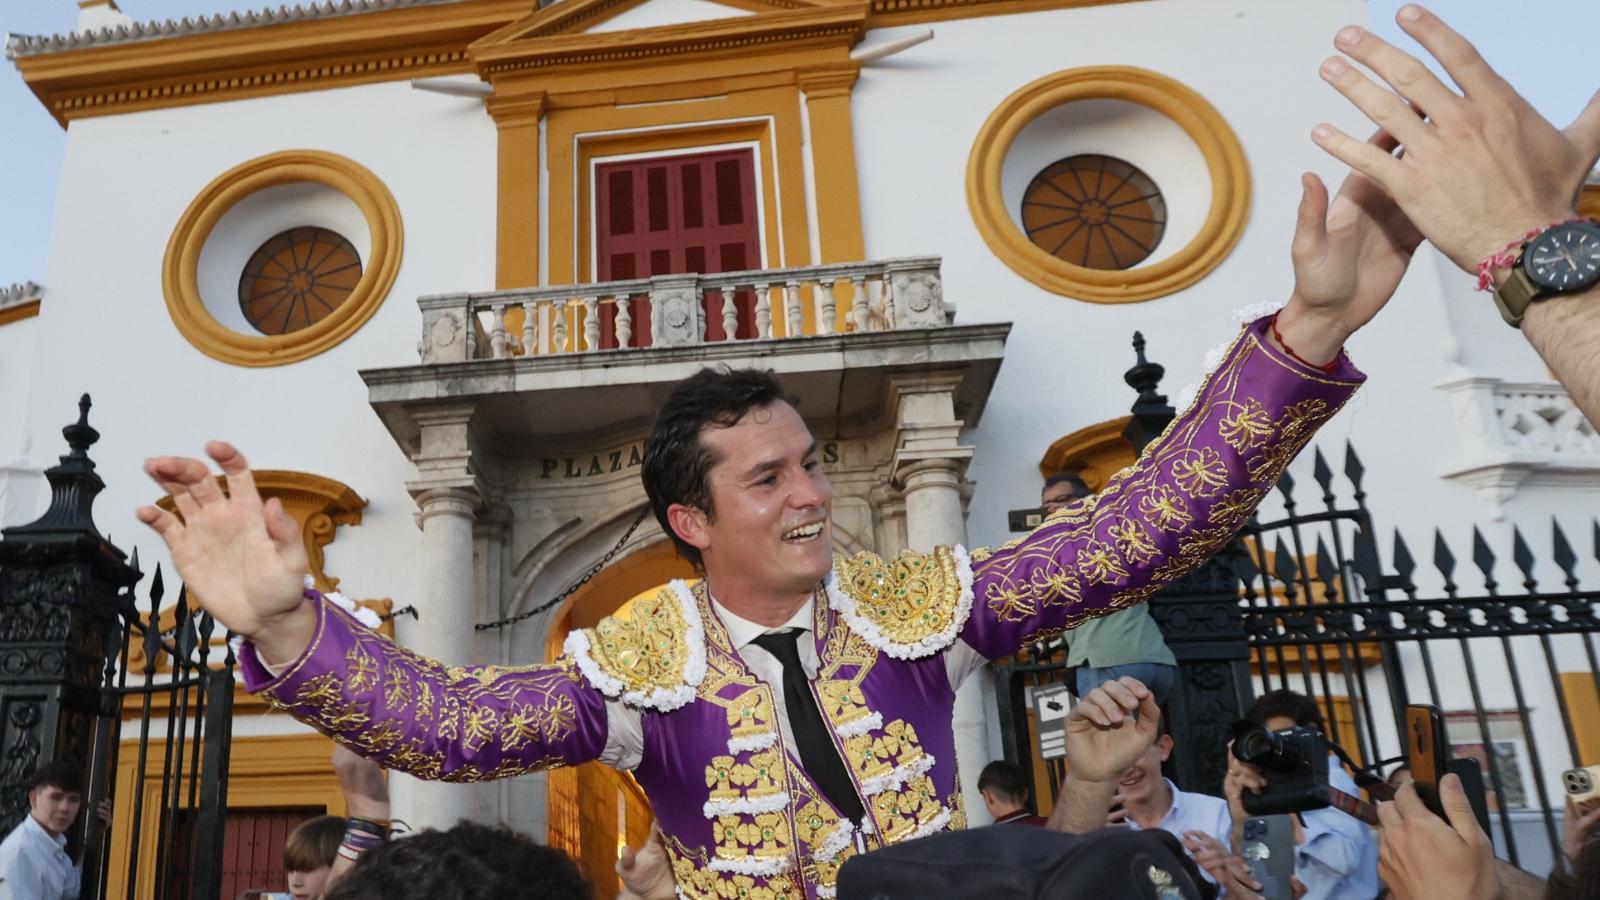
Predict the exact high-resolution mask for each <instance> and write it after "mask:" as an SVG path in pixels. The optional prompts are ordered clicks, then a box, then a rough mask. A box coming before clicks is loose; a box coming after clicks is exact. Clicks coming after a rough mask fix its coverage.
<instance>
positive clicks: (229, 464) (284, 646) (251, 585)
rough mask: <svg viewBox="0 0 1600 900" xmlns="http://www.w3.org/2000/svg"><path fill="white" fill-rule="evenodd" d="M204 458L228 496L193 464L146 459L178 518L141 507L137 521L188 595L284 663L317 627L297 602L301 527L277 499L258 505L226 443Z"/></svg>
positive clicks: (239, 459) (303, 565)
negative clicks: (159, 544) (157, 541)
mask: <svg viewBox="0 0 1600 900" xmlns="http://www.w3.org/2000/svg"><path fill="white" fill-rule="evenodd" d="M206 454H207V455H208V456H210V457H211V458H212V459H213V460H215V461H216V463H217V465H218V466H219V467H221V469H222V474H223V475H224V476H225V477H226V479H227V484H228V492H227V493H226V494H224V493H223V491H222V489H221V488H220V487H219V486H218V485H217V482H216V479H215V478H214V477H213V476H212V474H211V469H210V467H209V466H207V465H206V464H205V463H203V462H201V461H200V460H198V459H189V458H185V457H178V456H161V457H156V458H153V459H149V460H146V461H145V465H144V469H145V473H146V474H148V475H149V476H150V477H151V478H152V479H154V480H155V482H156V483H157V484H159V485H161V488H162V490H164V491H166V492H167V493H168V494H169V495H171V497H172V500H173V505H174V506H175V507H176V509H177V514H176V515H174V514H173V513H169V512H167V511H166V510H163V509H161V508H160V507H156V506H144V507H140V508H139V510H138V516H139V521H141V522H143V523H145V524H146V525H149V526H150V527H151V528H154V529H155V530H156V532H157V533H159V534H160V535H161V539H162V540H164V541H166V543H167V549H168V551H169V552H170V553H171V554H172V563H173V565H174V566H176V567H177V569H178V574H179V575H180V576H182V578H183V580H184V582H185V584H186V585H187V586H188V588H189V591H190V593H191V594H192V595H193V596H194V597H195V598H196V599H197V600H198V601H199V602H200V603H201V604H203V605H204V607H205V608H206V609H207V610H208V611H209V612H210V613H211V615H212V616H214V617H215V618H216V620H217V621H218V622H221V623H222V624H223V625H224V626H226V627H228V628H230V629H232V630H233V631H235V632H237V633H239V634H241V635H244V636H245V637H246V638H248V639H250V640H251V641H252V642H254V643H255V645H256V647H257V649H258V650H259V651H260V652H262V653H263V654H264V655H265V656H266V657H267V658H268V659H269V660H273V661H279V662H288V661H290V660H292V659H294V658H295V657H297V656H298V655H299V654H300V652H301V651H302V650H304V649H305V646H306V644H307V643H308V642H309V641H310V639H311V632H312V629H313V627H314V625H315V614H314V612H313V611H312V609H311V607H310V606H309V605H306V604H304V603H303V602H302V600H301V590H302V583H303V581H304V579H305V574H306V571H307V567H308V562H307V559H306V550H305V545H304V543H302V539H301V537H300V529H299V528H298V527H296V525H295V523H294V520H293V519H291V518H290V517H289V515H288V514H287V513H285V512H284V511H283V506H282V505H281V504H280V503H279V502H278V501H277V500H276V499H273V500H269V501H267V502H266V503H262V502H261V495H260V494H259V493H257V492H256V484H255V479H254V477H253V476H252V475H251V474H250V468H249V465H248V464H247V463H246V462H245V458H244V455H243V454H241V453H240V452H239V451H238V450H235V449H234V448H233V446H232V445H231V444H227V443H224V442H222V441H212V442H210V443H208V444H206Z"/></svg>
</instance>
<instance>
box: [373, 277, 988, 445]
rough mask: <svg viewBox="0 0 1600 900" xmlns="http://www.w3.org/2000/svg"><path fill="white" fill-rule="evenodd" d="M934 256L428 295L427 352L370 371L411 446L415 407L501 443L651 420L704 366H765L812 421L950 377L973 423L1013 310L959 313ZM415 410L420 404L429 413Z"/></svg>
mask: <svg viewBox="0 0 1600 900" xmlns="http://www.w3.org/2000/svg"><path fill="white" fill-rule="evenodd" d="M939 264H940V261H939V259H938V257H916V258H906V259H891V260H882V261H869V262H860V263H847V264H835V265H822V266H805V267H797V268H787V269H764V270H756V271H748V272H733V273H723V274H715V275H693V274H691V275H672V276H664V277H657V278H648V279H637V280H630V281H614V282H601V283H593V284H578V285H565V286H552V287H538V288H528V289H521V290H508V291H496V292H490V293H463V294H442V295H434V296H427V297H423V298H421V299H420V300H418V306H419V307H420V308H421V311H422V340H421V341H420V342H419V345H418V352H419V356H420V359H421V362H420V364H419V365H416V366H406V367H399V368H389V369H375V370H368V371H364V372H362V377H363V379H365V381H366V383H367V386H368V392H369V399H370V401H371V403H372V406H373V408H374V409H375V410H376V411H377V412H378V414H379V416H380V417H381V418H382V419H383V421H384V423H385V424H386V426H387V427H388V429H389V431H390V432H391V434H392V435H393V436H394V438H395V440H396V441H397V442H398V443H399V444H400V446H401V447H402V448H404V449H405V450H406V451H407V452H408V454H410V455H412V456H413V458H415V457H416V456H417V454H418V453H419V452H423V451H422V447H421V425H420V424H419V422H420V420H421V419H426V418H429V417H430V416H431V415H432V413H433V411H437V410H439V409H442V408H444V407H454V408H457V409H459V408H461V407H462V406H463V405H467V406H470V407H471V409H472V412H473V419H474V420H475V421H476V422H477V423H478V426H479V427H478V431H479V433H480V434H481V435H482V436H483V437H484V438H485V439H487V440H492V441H493V442H494V443H496V444H502V443H506V442H515V443H517V444H518V445H519V446H521V445H522V442H525V441H528V440H533V441H535V442H543V441H546V440H550V439H562V440H565V439H566V438H570V437H574V436H578V435H594V434H599V433H604V432H611V431H616V430H618V429H628V428H629V427H630V426H632V427H635V428H637V427H643V426H645V425H647V424H648V422H649V420H650V418H651V417H652V416H653V414H654V411H655V409H656V407H657V405H658V404H659V402H660V400H661V398H662V397H663V396H664V395H665V393H666V391H667V389H668V387H669V386H670V385H671V384H672V383H674V382H676V381H678V380H679V379H681V378H684V377H685V376H687V375H689V374H691V373H693V372H694V371H695V370H696V369H698V368H700V367H702V366H706V365H728V366H733V367H738V366H758V367H761V368H770V369H772V370H774V371H775V372H777V373H778V374H779V375H780V376H782V377H783V379H784V384H785V387H786V389H787V390H789V391H790V392H791V394H792V396H793V398H794V400H795V402H796V404H797V406H798V407H799V408H800V410H801V412H802V414H803V415H805V416H806V418H807V419H808V420H809V421H811V422H812V425H813V427H814V428H816V427H821V426H823V425H826V426H827V427H828V428H830V429H832V430H833V431H835V432H839V433H859V432H861V431H863V430H868V431H870V430H874V429H875V428H877V427H878V426H881V425H883V424H888V423H891V422H892V421H893V420H894V418H895V404H896V402H897V395H896V394H895V393H894V390H893V387H892V385H893V384H894V382H896V381H897V380H898V381H903V380H904V379H905V378H906V377H910V376H927V375H942V376H943V377H944V378H945V379H946V380H948V381H950V390H951V401H952V402H953V406H954V408H953V410H952V413H953V415H954V416H955V417H956V419H957V420H959V421H961V422H963V423H964V424H966V425H969V426H970V425H973V424H975V423H976V422H977V420H978V418H979V417H980V416H981V414H982V410H983V406H984V403H985V401H986V400H987V397H988V393H989V389H990V387H991V385H992V384H993V381H994V377H995V374H996V372H997V371H998V368H999V365H1000V360H1001V357H1002V355H1003V352H1004V344H1005V339H1006V336H1007V334H1008V333H1009V331H1010V326H1009V324H993V325H957V324H955V323H954V315H955V311H954V307H953V306H952V305H951V304H949V303H947V302H946V300H945V297H944V291H943V284H942V280H941V278H940V272H939ZM419 417H420V418H419Z"/></svg>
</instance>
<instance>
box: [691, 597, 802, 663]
mask: <svg viewBox="0 0 1600 900" xmlns="http://www.w3.org/2000/svg"><path fill="white" fill-rule="evenodd" d="M816 602H817V600H816V596H815V595H813V596H812V598H811V599H809V600H807V601H806V602H805V603H802V604H801V605H800V608H799V609H797V610H795V611H794V615H792V616H790V617H789V621H787V622H785V623H783V624H782V625H779V626H778V627H776V628H768V627H767V626H765V625H760V624H757V623H755V622H752V621H750V620H749V619H746V618H744V617H742V616H740V615H739V614H737V613H735V612H733V611H732V610H730V609H728V608H727V607H726V606H723V605H722V604H721V603H719V602H718V601H717V598H716V597H712V598H711V606H712V608H714V609H715V610H716V611H717V616H718V617H720V618H721V619H722V624H723V627H725V628H727V630H728V640H729V641H731V642H732V643H733V649H734V652H738V651H740V650H743V649H744V648H745V645H746V644H748V643H750V642H751V641H753V640H755V639H756V638H758V637H760V636H762V635H763V634H771V633H772V632H774V631H784V630H787V629H790V628H799V629H801V630H802V631H810V630H812V629H811V610H812V607H813V605H814V604H815V603H816Z"/></svg>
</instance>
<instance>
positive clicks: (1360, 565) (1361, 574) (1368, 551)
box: [1350, 528, 1383, 596]
mask: <svg viewBox="0 0 1600 900" xmlns="http://www.w3.org/2000/svg"><path fill="white" fill-rule="evenodd" d="M1350 565H1351V567H1352V568H1354V569H1355V573H1356V577H1358V578H1360V579H1361V585H1362V589H1363V590H1365V591H1366V592H1367V593H1368V594H1369V595H1373V596H1377V595H1378V594H1379V593H1381V591H1382V588H1381V584H1382V581H1383V572H1382V569H1381V565H1380V563H1379V562H1378V545H1377V544H1376V543H1375V542H1374V541H1373V540H1372V534H1371V533H1370V532H1369V531H1368V530H1367V529H1365V528H1357V529H1356V534H1355V547H1354V548H1352V551H1351V555H1350Z"/></svg>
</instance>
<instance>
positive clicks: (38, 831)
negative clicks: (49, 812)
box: [23, 813, 67, 850]
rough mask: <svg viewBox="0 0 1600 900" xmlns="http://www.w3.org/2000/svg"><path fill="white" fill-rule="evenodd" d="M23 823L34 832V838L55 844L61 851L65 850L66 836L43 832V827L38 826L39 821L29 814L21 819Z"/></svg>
mask: <svg viewBox="0 0 1600 900" xmlns="http://www.w3.org/2000/svg"><path fill="white" fill-rule="evenodd" d="M23 821H24V823H25V824H26V825H27V826H29V827H31V829H32V830H33V831H34V832H35V835H34V836H35V837H39V838H44V839H45V840H47V841H49V842H51V843H53V844H55V845H56V846H57V847H60V848H61V849H62V850H65V849H66V847H67V836H66V835H64V834H51V833H50V832H48V831H45V830H44V826H43V825H40V824H39V820H38V819H35V818H34V817H33V815H32V814H31V813H30V814H28V815H27V816H25V817H23Z"/></svg>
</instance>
